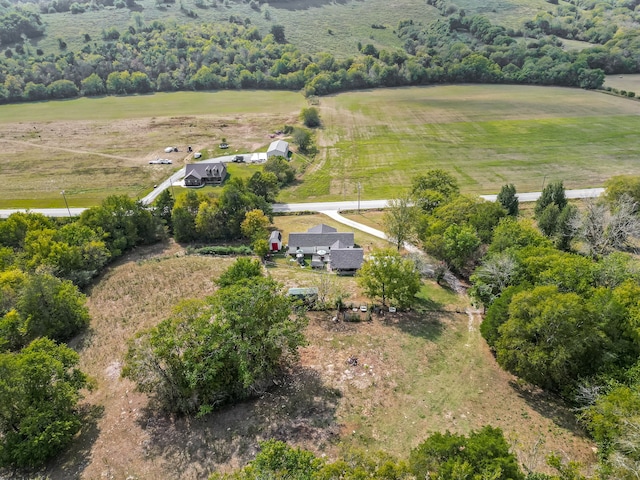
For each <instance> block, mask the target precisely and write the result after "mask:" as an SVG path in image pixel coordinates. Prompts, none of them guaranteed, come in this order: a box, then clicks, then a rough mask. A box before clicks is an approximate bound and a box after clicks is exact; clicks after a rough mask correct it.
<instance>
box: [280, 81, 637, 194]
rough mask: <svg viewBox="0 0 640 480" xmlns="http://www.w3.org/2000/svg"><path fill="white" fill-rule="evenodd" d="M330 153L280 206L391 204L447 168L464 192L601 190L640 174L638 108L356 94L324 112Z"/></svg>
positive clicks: (443, 89) (483, 90)
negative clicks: (548, 185)
mask: <svg viewBox="0 0 640 480" xmlns="http://www.w3.org/2000/svg"><path fill="white" fill-rule="evenodd" d="M320 109H321V116H322V119H323V122H324V127H323V129H322V130H321V131H319V133H318V141H319V143H320V145H321V146H322V147H323V148H322V151H321V155H319V156H318V158H317V160H316V162H315V164H314V165H311V166H309V167H308V168H307V170H306V173H305V176H304V182H303V183H301V184H300V185H298V186H297V187H295V188H292V189H290V190H288V191H286V192H283V194H282V195H281V200H283V201H303V200H304V199H314V200H320V199H322V200H342V199H355V198H356V192H357V189H356V186H357V184H358V182H360V183H361V185H362V198H365V199H374V198H392V197H393V196H395V195H398V194H399V192H400V191H402V189H403V188H405V187H407V186H408V185H409V184H410V179H411V177H413V176H414V175H416V174H418V173H421V172H424V171H425V170H427V169H430V168H443V169H445V170H448V171H449V172H451V173H452V174H454V175H455V176H456V178H457V179H458V181H459V183H460V185H461V187H462V190H463V191H465V192H469V193H495V192H497V191H499V189H500V187H501V186H502V185H503V184H505V183H514V184H515V185H516V187H517V188H518V190H519V191H522V192H525V191H536V190H540V188H541V186H542V183H543V182H544V181H545V180H546V181H547V182H548V181H550V180H563V181H564V182H565V186H566V187H567V188H580V187H595V186H600V185H602V183H603V182H604V181H605V180H606V179H607V178H609V177H610V176H612V175H618V174H623V173H625V174H640V164H638V162H637V157H638V155H639V154H640V103H639V102H636V101H633V100H629V99H625V98H617V97H614V96H611V95H605V94H602V93H598V92H593V91H585V90H579V89H568V88H558V87H533V86H531V87H529V86H524V87H523V86H512V85H456V86H434V87H422V88H421V87H416V88H399V89H380V90H371V91H362V92H350V93H344V94H340V95H335V96H331V97H324V98H322V99H321V102H320Z"/></svg>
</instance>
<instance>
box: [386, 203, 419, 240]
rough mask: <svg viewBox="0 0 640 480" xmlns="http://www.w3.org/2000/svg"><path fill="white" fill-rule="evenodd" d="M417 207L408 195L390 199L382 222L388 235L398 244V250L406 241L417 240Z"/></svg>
mask: <svg viewBox="0 0 640 480" xmlns="http://www.w3.org/2000/svg"><path fill="white" fill-rule="evenodd" d="M417 218H418V217H417V212H416V208H415V207H414V206H413V202H412V200H411V198H410V197H409V196H408V195H405V196H403V197H399V198H395V199H393V200H389V202H388V205H387V209H386V210H385V212H384V217H383V219H382V223H383V225H384V232H385V234H386V235H387V237H388V238H389V239H390V240H391V241H392V242H393V243H395V244H396V247H397V249H398V251H399V250H400V248H402V246H403V245H404V244H405V242H413V241H415V240H417V238H418V237H417V234H416V230H415V227H416V221H417Z"/></svg>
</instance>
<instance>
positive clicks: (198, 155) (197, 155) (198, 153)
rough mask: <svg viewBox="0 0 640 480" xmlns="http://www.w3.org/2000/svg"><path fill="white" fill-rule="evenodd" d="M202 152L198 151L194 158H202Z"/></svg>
mask: <svg viewBox="0 0 640 480" xmlns="http://www.w3.org/2000/svg"><path fill="white" fill-rule="evenodd" d="M201 156H202V154H201V153H200V152H196V153H194V154H193V158H200V157H201Z"/></svg>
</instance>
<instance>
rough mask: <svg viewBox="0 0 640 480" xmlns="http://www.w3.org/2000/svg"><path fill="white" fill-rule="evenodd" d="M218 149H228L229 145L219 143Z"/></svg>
mask: <svg viewBox="0 0 640 480" xmlns="http://www.w3.org/2000/svg"><path fill="white" fill-rule="evenodd" d="M218 146H219V147H220V148H222V149H223V150H224V149H225V148H229V144H228V143H221V144H220V145H218Z"/></svg>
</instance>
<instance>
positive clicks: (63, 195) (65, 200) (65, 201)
mask: <svg viewBox="0 0 640 480" xmlns="http://www.w3.org/2000/svg"><path fill="white" fill-rule="evenodd" d="M60 194H61V195H62V198H64V204H65V205H66V206H67V213H68V214H69V217H71V210H70V209H69V204H68V203H67V196H66V195H65V194H64V190H62V191H61V192H60Z"/></svg>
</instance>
